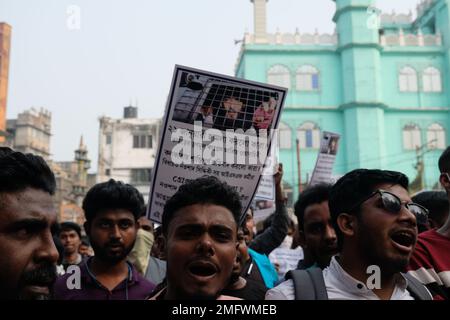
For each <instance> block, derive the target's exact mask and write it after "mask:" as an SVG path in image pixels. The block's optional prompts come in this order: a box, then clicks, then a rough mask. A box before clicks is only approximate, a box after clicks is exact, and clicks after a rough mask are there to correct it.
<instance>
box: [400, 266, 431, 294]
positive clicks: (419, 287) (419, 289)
mask: <svg viewBox="0 0 450 320" xmlns="http://www.w3.org/2000/svg"><path fill="white" fill-rule="evenodd" d="M402 275H403V276H404V277H405V278H406V280H407V281H408V288H407V290H408V291H409V293H410V294H411V295H412V296H413V297H414V299H416V300H433V297H432V296H431V294H430V292H429V291H428V289H427V288H426V287H425V286H424V285H423V284H422V283H421V282H420V281H419V280H417V279H416V278H414V276H412V275H410V274H409V273H402Z"/></svg>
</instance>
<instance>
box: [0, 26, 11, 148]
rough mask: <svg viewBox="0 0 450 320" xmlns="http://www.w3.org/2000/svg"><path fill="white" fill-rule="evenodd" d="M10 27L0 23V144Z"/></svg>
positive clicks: (2, 132) (4, 132)
mask: <svg viewBox="0 0 450 320" xmlns="http://www.w3.org/2000/svg"><path fill="white" fill-rule="evenodd" d="M10 48H11V26H9V25H8V24H6V23H3V22H2V23H0V143H4V142H5V136H6V102H7V97H8V74H9V52H10Z"/></svg>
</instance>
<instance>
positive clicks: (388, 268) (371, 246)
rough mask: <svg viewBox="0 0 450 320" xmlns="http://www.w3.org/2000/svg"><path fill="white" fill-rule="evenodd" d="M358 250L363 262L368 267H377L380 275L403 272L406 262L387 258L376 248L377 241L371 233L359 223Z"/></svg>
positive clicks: (361, 222)
mask: <svg viewBox="0 0 450 320" xmlns="http://www.w3.org/2000/svg"><path fill="white" fill-rule="evenodd" d="M359 226H360V229H359V237H358V238H359V244H358V246H359V248H360V253H359V254H360V255H361V257H365V262H366V263H367V264H368V265H377V266H378V267H380V269H381V273H382V274H386V275H389V274H395V273H397V272H403V271H405V269H406V267H407V264H408V260H407V259H406V260H403V259H394V258H390V257H389V256H387V254H386V252H383V250H381V249H380V248H379V246H378V242H377V239H376V238H374V237H373V236H372V234H371V231H370V230H369V228H367V226H366V225H365V224H364V222H363V221H361V220H360V222H359Z"/></svg>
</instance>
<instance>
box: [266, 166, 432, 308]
mask: <svg viewBox="0 0 450 320" xmlns="http://www.w3.org/2000/svg"><path fill="white" fill-rule="evenodd" d="M407 189H408V178H407V177H406V176H405V175H404V174H402V173H399V172H394V171H385V170H367V169H357V170H354V171H351V172H349V173H347V174H346V175H344V176H343V177H342V178H341V179H339V180H338V181H337V183H336V184H335V185H334V186H333V187H332V188H331V192H330V199H329V208H330V214H331V219H332V222H333V225H334V229H335V231H336V236H337V242H338V250H339V254H338V255H337V256H335V257H333V258H332V260H331V262H330V266H329V267H328V268H325V269H324V270H323V272H322V273H321V274H320V275H321V277H320V278H318V277H317V272H316V271H313V270H306V271H303V272H307V273H309V274H310V277H311V279H313V281H312V283H313V285H311V286H312V287H313V290H308V291H315V294H314V295H312V296H308V295H305V294H303V295H301V294H299V292H298V291H299V290H300V288H302V287H303V288H305V287H307V285H306V284H303V286H302V285H301V284H300V285H298V281H299V280H288V281H286V282H284V283H283V284H281V285H280V286H279V287H276V288H275V289H273V290H269V291H268V293H267V294H266V299H294V298H296V299H301V298H302V297H303V298H302V299H316V300H324V299H330V300H414V299H425V300H430V299H431V294H430V293H429V292H428V290H426V288H425V287H424V286H423V285H421V284H420V283H419V282H418V281H417V280H416V279H414V278H413V277H411V276H408V275H405V274H402V273H401V272H403V271H405V270H406V267H407V265H408V262H409V259H410V257H411V255H412V253H413V250H414V246H415V244H416V240H417V224H416V217H415V214H416V215H424V214H427V211H426V209H425V208H423V207H422V206H420V205H418V204H414V203H412V201H411V198H410V197H409V195H408V190H407ZM312 274H315V275H316V276H313V275H312ZM293 278H295V277H293ZM297 279H301V278H297ZM306 280H307V279H306ZM303 281H305V278H304V277H303ZM311 286H308V287H311ZM295 288H298V289H297V290H295Z"/></svg>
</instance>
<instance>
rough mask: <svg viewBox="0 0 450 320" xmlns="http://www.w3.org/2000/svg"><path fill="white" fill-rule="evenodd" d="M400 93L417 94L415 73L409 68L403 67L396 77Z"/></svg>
mask: <svg viewBox="0 0 450 320" xmlns="http://www.w3.org/2000/svg"><path fill="white" fill-rule="evenodd" d="M398 84H399V88H400V91H401V92H417V90H418V85H417V72H416V70H414V69H413V68H411V67H403V68H402V69H401V70H400V73H399V76H398Z"/></svg>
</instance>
